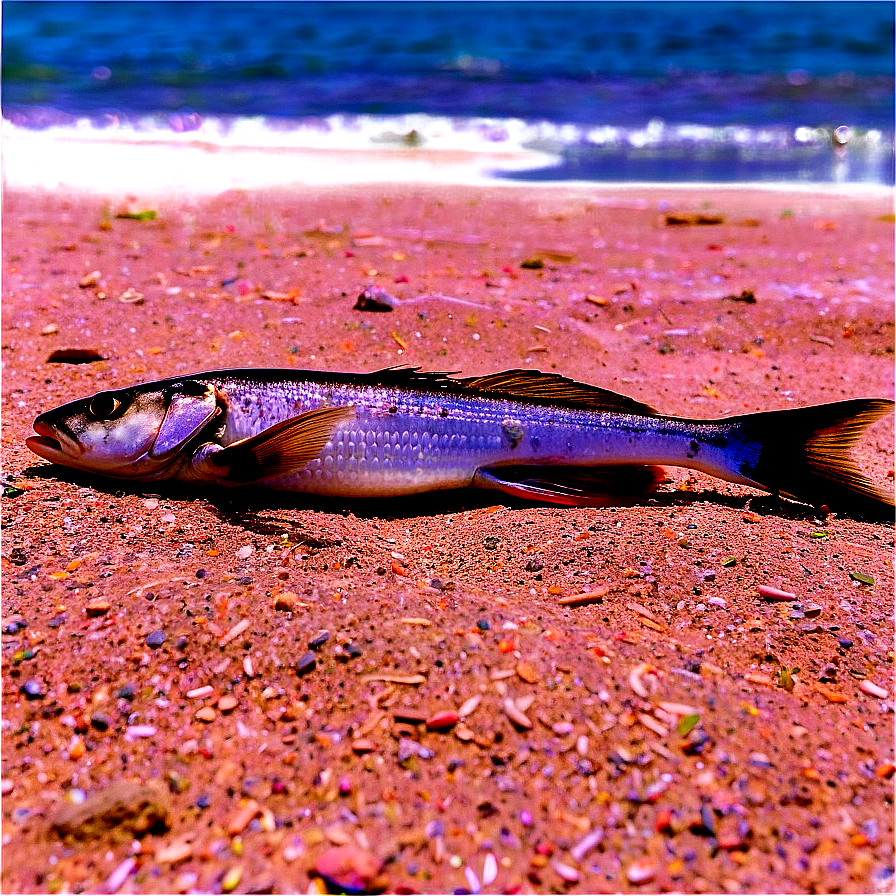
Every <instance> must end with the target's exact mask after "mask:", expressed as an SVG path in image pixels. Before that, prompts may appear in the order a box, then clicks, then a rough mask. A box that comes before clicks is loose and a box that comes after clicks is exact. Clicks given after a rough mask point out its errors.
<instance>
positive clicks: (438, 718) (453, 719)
mask: <svg viewBox="0 0 896 896" xmlns="http://www.w3.org/2000/svg"><path fill="white" fill-rule="evenodd" d="M459 719H460V716H459V715H458V714H457V713H456V712H454V711H453V710H442V711H441V712H437V713H435V715H432V716H430V717H429V718H428V719H427V720H426V727H427V728H428V729H429V730H430V731H450V730H451V729H452V728H453V727H454V726H455V725H456V724H457V723H458V721H459Z"/></svg>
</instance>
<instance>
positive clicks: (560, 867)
mask: <svg viewBox="0 0 896 896" xmlns="http://www.w3.org/2000/svg"><path fill="white" fill-rule="evenodd" d="M551 866H552V867H553V869H554V871H556V872H557V874H558V875H559V876H560V879H561V880H563V881H565V882H566V883H568V884H575V883H578V881H579V878H580V877H581V875H580V874H579V871H578V869H577V868H573V866H572V865H567V864H566V863H565V862H560V861H558V860H557V859H555V860H554V861H553V862H551Z"/></svg>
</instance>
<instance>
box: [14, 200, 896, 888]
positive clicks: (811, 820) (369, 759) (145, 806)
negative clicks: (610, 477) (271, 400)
mask: <svg viewBox="0 0 896 896" xmlns="http://www.w3.org/2000/svg"><path fill="white" fill-rule="evenodd" d="M3 212H4V214H3V307H2V333H3V346H2V348H3V355H2V357H3V388H2V401H3V404H2V414H3V424H4V425H3V434H2V451H3V472H4V500H3V517H2V524H3V536H4V537H3V546H2V558H3V567H2V575H3V590H2V599H3V635H2V643H3V680H4V689H3V706H2V717H3V730H2V780H3V801H2V815H3V860H4V861H3V870H2V890H3V892H29V893H32V892H34V893H59V892H134V893H153V892H254V893H267V892H273V893H284V892H308V891H309V888H312V890H311V892H326V891H332V892H337V891H339V888H340V887H341V888H342V891H348V892H369V891H382V890H388V891H389V892H399V893H414V892H478V891H479V890H480V889H481V891H482V892H506V893H514V892H539V893H543V892H573V893H600V892H617V891H622V892H668V891H676V892H729V893H735V892H744V893H762V892H797V893H809V892H865V893H867V892H872V893H873V892H892V888H893V859H894V851H893V842H894V841H893V838H894V830H893V774H894V749H893V748H894V742H893V588H894V582H893V562H892V561H893V548H894V538H893V526H892V525H889V524H880V523H871V522H865V521H861V520H856V519H851V518H849V517H845V516H840V515H836V514H831V515H820V513H819V511H816V510H813V509H812V508H809V507H806V506H803V505H799V504H795V503H789V502H786V501H782V500H779V499H775V498H772V497H769V496H765V495H761V494H759V493H757V492H754V491H752V490H750V489H748V488H745V487H741V486H734V485H729V484H725V483H720V482H717V481H714V480H711V479H709V478H708V477H705V476H702V475H698V474H692V473H690V472H688V471H683V470H672V469H670V471H669V479H668V482H667V483H666V484H664V485H663V486H662V487H661V490H660V492H659V493H658V494H657V495H656V496H654V497H651V498H649V499H647V500H645V501H644V503H643V504H640V505H637V506H632V507H619V508H603V509H563V508H556V507H549V506H540V505H532V504H526V503H523V502H513V501H511V500H509V499H508V500H506V501H505V500H501V496H499V495H497V493H476V492H459V493H448V492H446V493H441V494H438V495H430V496H423V497H420V498H415V499H404V500H400V501H399V500H394V501H388V502H387V501H378V502H368V503H364V502H357V501H356V502H350V501H344V502H334V501H319V500H318V501H311V500H308V501H305V500H303V499H301V498H295V497H290V496H283V495H271V494H264V493H261V494H259V493H258V492H254V493H253V492H252V491H250V490H247V491H246V492H235V491H228V492H225V493H222V492H202V491H198V490H193V491H190V490H188V489H185V488H175V487H164V488H163V487H159V486H150V487H146V488H137V489H134V488H130V487H127V486H125V485H123V484H120V483H115V482H110V481H108V480H106V481H104V480H101V479H97V478H93V477H90V476H88V475H86V474H83V475H82V474H77V473H74V472H71V471H65V470H62V469H60V468H57V467H52V466H50V465H48V464H45V463H44V462H42V461H40V460H39V459H38V458H37V457H35V456H34V455H31V454H30V453H29V451H28V450H27V449H26V447H25V445H24V439H25V438H26V437H27V436H28V435H29V434H31V425H32V422H33V420H34V418H35V417H36V416H37V414H38V413H40V412H42V411H45V410H47V409H48V408H50V407H54V406H56V405H58V404H61V403H63V402H65V401H68V400H71V399H74V398H78V397H82V396H85V395H88V394H90V393H92V392H95V391H98V390H100V389H105V388H113V387H119V386H126V385H130V384H132V383H134V382H138V381H144V380H153V379H160V378H163V377H168V376H173V375H176V374H179V373H185V372H193V371H198V370H204V369H206V370H207V369H216V368H226V367H243V366H264V367H295V368H297V369H299V368H321V369H330V370H349V371H369V370H375V369H378V368H382V367H388V366H392V365H403V364H407V365H415V366H420V367H423V368H425V369H429V370H451V371H463V372H464V373H466V374H478V373H488V372H493V371H497V370H501V369H506V368H512V367H525V368H533V369H540V370H545V371H552V372H557V373H561V374H564V375H566V376H570V377H573V378H575V379H578V380H583V381H586V382H590V383H594V384H596V385H599V386H603V387H606V388H609V389H613V390H616V391H619V392H622V393H625V394H627V395H630V396H631V397H633V398H636V399H639V400H642V401H645V402H648V403H650V404H652V405H653V406H655V407H657V408H658V409H660V410H661V411H663V412H665V413H670V414H678V415H684V416H690V417H719V416H726V415H730V414H740V413H746V412H749V411H758V410H769V409H775V408H787V407H796V406H800V405H810V404H816V403H822V402H826V401H834V400H838V399H841V398H853V397H866V396H878V397H887V398H892V397H893V392H894V374H893V362H894V358H893V347H894V320H893V291H894V275H893V260H894V259H893V255H894V243H893V214H892V201H891V198H890V197H889V196H888V195H886V194H884V193H880V192H879V193H877V194H874V193H867V194H855V195H850V194H848V193H846V192H827V193H822V192H818V193H813V192H811V191H808V190H806V191H786V190H777V191H773V190H759V189H746V188H745V189H737V190H734V189H724V188H719V187H705V188H703V189H679V188H675V187H668V188H666V187H662V188H660V187H657V188H653V189H637V188H629V189H622V188H618V189H617V188H613V187H602V188H598V187H586V186H575V185H567V186H562V187H561V186H556V187H552V188H543V187H531V188H530V187H497V186H496V187H481V188H480V187H477V188H472V187H446V186H435V185H430V186H423V185H401V186H392V185H388V184H375V185H367V186H357V187H352V188H348V187H346V188H338V187H306V188H302V189H294V190H290V191H270V192H264V191H239V190H234V191H230V192H227V193H225V194H222V195H220V196H216V197H209V198H201V199H200V198H186V199H179V200H178V199H174V198H162V199H160V198H149V197H147V196H139V195H134V196H130V197H126V198H121V199H112V200H110V199H105V198H102V197H89V196H85V195H81V194H77V195H76V194H71V195H68V196H66V195H64V194H61V193H59V192H58V191H57V192H40V191H23V190H15V189H7V190H6V191H5V195H4V209H3ZM371 286H376V287H379V288H380V289H382V290H385V291H386V292H388V293H389V294H390V295H391V296H392V297H393V298H394V299H395V301H394V302H393V304H394V310H392V311H390V312H376V311H369V310H368V311H362V310H356V309H355V307H354V306H355V303H356V300H357V298H358V296H359V294H360V293H361V292H362V291H364V290H365V289H368V288H369V287H371ZM67 350H77V351H78V352H80V354H77V353H74V354H72V353H71V352H69V354H68V355H62V356H61V357H62V359H63V363H55V362H50V361H49V358H50V357H51V355H52V353H54V352H60V351H63V352H64V351H67ZM56 357H60V356H59V355H57V356H56ZM91 359H95V360H91ZM66 360H67V361H68V362H70V361H74V360H81V361H86V362H87V363H67V362H66ZM857 457H858V458H859V459H860V461H861V466H862V467H863V469H864V470H865V471H866V472H867V473H868V474H869V475H870V476H871V477H872V478H873V479H874V481H875V482H877V483H878V484H879V485H881V487H883V488H885V489H886V490H888V491H892V489H893V480H894V457H893V418H892V417H890V418H888V419H886V420H884V421H882V422H881V423H880V424H878V425H876V426H875V427H874V428H873V429H872V430H871V431H870V432H869V433H868V436H867V438H866V439H865V440H864V441H863V443H862V445H861V448H860V449H859V451H858V452H857ZM770 588H771V589H779V590H780V591H783V592H785V593H786V594H790V595H791V597H789V598H787V597H786V594H785V596H784V597H783V598H781V597H778V598H777V599H776V598H775V596H774V592H773V591H769V590H768V589H770ZM582 595H584V596H583V597H580V599H576V597H577V596H582Z"/></svg>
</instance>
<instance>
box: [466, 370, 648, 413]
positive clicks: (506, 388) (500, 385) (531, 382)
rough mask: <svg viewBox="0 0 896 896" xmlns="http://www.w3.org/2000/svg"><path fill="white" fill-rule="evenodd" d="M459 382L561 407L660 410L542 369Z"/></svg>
mask: <svg viewBox="0 0 896 896" xmlns="http://www.w3.org/2000/svg"><path fill="white" fill-rule="evenodd" d="M457 382H458V384H459V385H460V386H461V387H462V388H463V390H464V391H470V392H477V393H481V394H488V395H492V396H498V395H500V396H501V397H502V398H516V399H520V400H522V401H530V402H535V403H538V404H549V405H555V404H557V405H560V406H562V407H575V408H587V409H588V410H591V411H611V412H614V413H622V414H650V415H655V414H656V413H657V412H656V411H655V410H654V409H653V408H652V407H650V405H647V404H643V403H642V402H640V401H635V400H634V399H633V398H629V397H628V396H627V395H620V394H619V393H618V392H611V391H610V390H609V389H601V388H600V387H599V386H590V385H588V384H587V383H579V382H576V380H571V379H568V378H567V377H565V376H560V375H559V374H556V373H542V372H541V371H540V370H505V371H503V372H502V373H491V374H489V375H488V376H476V377H469V378H466V379H462V380H457Z"/></svg>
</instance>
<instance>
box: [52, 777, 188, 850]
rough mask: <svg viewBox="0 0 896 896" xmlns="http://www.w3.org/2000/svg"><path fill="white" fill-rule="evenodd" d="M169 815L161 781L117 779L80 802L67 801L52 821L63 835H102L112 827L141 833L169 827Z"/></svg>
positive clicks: (138, 834) (159, 831)
mask: <svg viewBox="0 0 896 896" xmlns="http://www.w3.org/2000/svg"><path fill="white" fill-rule="evenodd" d="M170 816H171V810H170V807H169V797H168V793H167V791H166V789H165V788H164V787H163V786H162V785H161V784H160V783H159V782H158V781H149V782H147V783H145V784H144V783H141V782H139V781H137V782H135V781H115V782H112V783H110V784H107V785H106V786H104V787H103V788H102V789H100V790H97V791H95V792H94V793H92V794H91V795H90V796H88V797H86V798H85V799H84V800H82V801H81V802H79V803H76V804H72V803H66V804H64V805H63V806H62V807H61V808H60V809H59V811H58V812H57V813H56V815H55V816H54V818H53V821H52V823H51V824H52V828H53V830H54V831H55V832H56V833H57V834H58V835H59V836H60V837H73V838H76V839H88V838H94V837H103V836H107V835H108V833H109V829H110V828H112V827H118V828H121V829H122V830H126V831H128V833H129V834H131V835H132V836H135V837H142V836H143V835H144V834H147V833H150V832H152V833H162V832H164V831H166V830H168V828H169V826H170Z"/></svg>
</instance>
